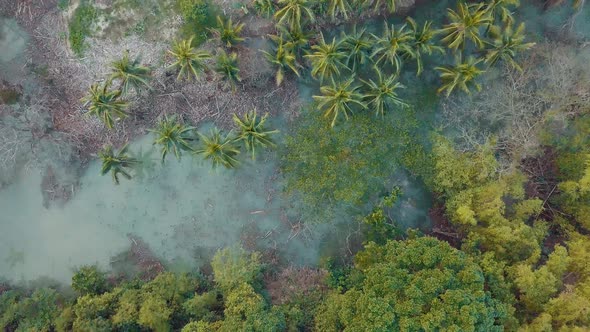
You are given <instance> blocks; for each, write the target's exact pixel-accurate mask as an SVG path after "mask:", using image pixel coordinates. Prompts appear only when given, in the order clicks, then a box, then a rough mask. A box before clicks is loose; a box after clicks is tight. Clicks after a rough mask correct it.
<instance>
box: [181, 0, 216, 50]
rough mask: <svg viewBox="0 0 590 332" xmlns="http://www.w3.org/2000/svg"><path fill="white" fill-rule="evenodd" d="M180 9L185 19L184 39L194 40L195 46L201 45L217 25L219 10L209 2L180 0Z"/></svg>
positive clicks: (206, 0)
mask: <svg viewBox="0 0 590 332" xmlns="http://www.w3.org/2000/svg"><path fill="white" fill-rule="evenodd" d="M178 7H179V12H180V15H181V16H182V17H183V19H184V25H183V27H182V29H181V31H182V35H183V37H185V38H194V40H193V44H192V45H194V46H198V45H201V44H202V43H203V42H205V41H206V40H207V39H208V38H209V35H210V29H211V28H213V27H215V25H216V24H217V16H218V15H219V9H218V8H217V7H216V6H215V5H213V4H212V3H211V2H210V1H208V0H178Z"/></svg>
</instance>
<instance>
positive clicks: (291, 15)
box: [274, 0, 315, 30]
mask: <svg viewBox="0 0 590 332" xmlns="http://www.w3.org/2000/svg"><path fill="white" fill-rule="evenodd" d="M278 3H279V6H280V7H281V9H279V10H278V11H277V12H276V13H275V15H274V16H275V19H277V24H278V25H284V24H286V25H288V26H289V27H290V28H291V29H293V30H296V29H301V23H302V19H304V18H305V17H307V18H308V19H309V20H310V21H311V22H313V21H314V19H315V17H314V15H313V10H312V9H311V4H310V3H309V1H308V0H279V1H278Z"/></svg>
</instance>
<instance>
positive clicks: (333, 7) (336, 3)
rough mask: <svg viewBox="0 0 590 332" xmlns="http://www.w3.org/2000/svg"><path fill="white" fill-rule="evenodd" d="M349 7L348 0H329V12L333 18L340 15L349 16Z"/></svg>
mask: <svg viewBox="0 0 590 332" xmlns="http://www.w3.org/2000/svg"><path fill="white" fill-rule="evenodd" d="M349 8H350V5H349V4H348V0H328V14H330V17H331V18H332V19H334V18H335V17H336V16H338V15H342V16H344V18H348V10H349Z"/></svg>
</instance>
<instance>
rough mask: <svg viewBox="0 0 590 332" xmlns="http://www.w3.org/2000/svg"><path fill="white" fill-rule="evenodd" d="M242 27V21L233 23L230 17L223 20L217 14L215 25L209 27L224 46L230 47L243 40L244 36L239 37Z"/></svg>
mask: <svg viewBox="0 0 590 332" xmlns="http://www.w3.org/2000/svg"><path fill="white" fill-rule="evenodd" d="M243 28H244V24H243V23H236V24H234V23H233V22H232V20H231V18H229V19H227V20H224V19H223V18H221V16H217V27H215V28H213V29H211V32H212V33H213V35H214V36H215V38H217V39H219V41H220V42H221V43H222V44H225V46H226V47H232V46H235V45H236V44H237V43H239V42H242V41H244V38H242V37H240V32H242V29H243Z"/></svg>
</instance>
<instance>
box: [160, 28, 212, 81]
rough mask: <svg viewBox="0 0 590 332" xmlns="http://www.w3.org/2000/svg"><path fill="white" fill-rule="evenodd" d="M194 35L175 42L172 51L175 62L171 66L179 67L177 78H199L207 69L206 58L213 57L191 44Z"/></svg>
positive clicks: (170, 51)
mask: <svg viewBox="0 0 590 332" xmlns="http://www.w3.org/2000/svg"><path fill="white" fill-rule="evenodd" d="M192 42H193V37H191V38H190V39H185V40H181V41H176V42H174V44H173V46H172V50H169V51H168V53H170V54H171V55H172V56H174V58H175V60H176V61H175V62H174V63H173V64H171V65H170V68H174V69H176V68H178V69H179V70H178V76H177V77H176V79H177V80H180V79H181V78H183V77H186V79H188V80H190V79H191V78H192V77H194V78H195V79H197V78H199V77H200V76H201V75H202V74H203V73H204V72H205V70H206V69H207V65H206V64H205V60H207V59H210V58H211V54H209V53H208V52H205V51H197V50H196V49H194V48H193V47H192V46H191V45H192Z"/></svg>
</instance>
